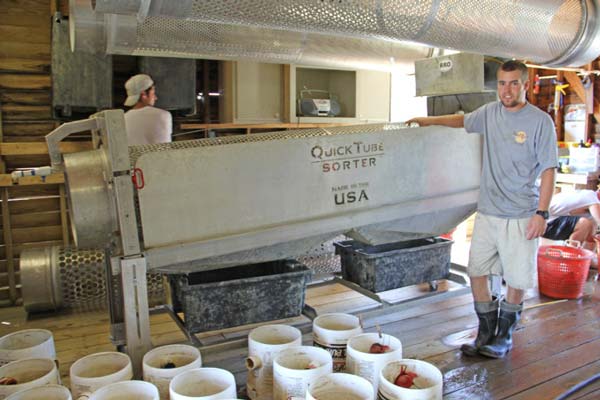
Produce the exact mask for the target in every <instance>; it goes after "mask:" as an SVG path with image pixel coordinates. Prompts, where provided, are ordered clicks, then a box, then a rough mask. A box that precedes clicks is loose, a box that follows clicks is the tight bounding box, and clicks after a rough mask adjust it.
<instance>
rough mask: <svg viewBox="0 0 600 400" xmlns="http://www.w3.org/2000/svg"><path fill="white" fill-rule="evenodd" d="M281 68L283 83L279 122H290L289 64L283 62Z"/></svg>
mask: <svg viewBox="0 0 600 400" xmlns="http://www.w3.org/2000/svg"><path fill="white" fill-rule="evenodd" d="M282 68H283V84H282V88H281V97H282V99H283V105H282V110H281V112H282V117H281V122H290V111H291V110H290V106H291V104H290V88H291V86H290V74H291V72H290V65H289V64H284V65H283V66H282Z"/></svg>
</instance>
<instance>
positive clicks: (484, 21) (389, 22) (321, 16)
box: [113, 0, 600, 66]
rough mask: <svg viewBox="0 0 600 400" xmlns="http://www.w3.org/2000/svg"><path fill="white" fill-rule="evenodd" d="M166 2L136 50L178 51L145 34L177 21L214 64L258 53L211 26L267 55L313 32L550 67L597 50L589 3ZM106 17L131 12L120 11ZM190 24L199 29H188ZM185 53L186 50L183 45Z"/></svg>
mask: <svg viewBox="0 0 600 400" xmlns="http://www.w3.org/2000/svg"><path fill="white" fill-rule="evenodd" d="M172 3H173V4H169V5H168V6H167V5H166V3H165V2H163V1H158V0H154V1H152V2H151V4H150V6H149V11H148V14H147V15H148V17H147V18H146V19H145V20H144V21H143V22H142V23H140V24H139V25H138V26H137V29H136V36H137V45H138V51H141V50H142V49H143V48H146V47H147V48H148V49H154V51H155V52H156V53H160V52H161V51H165V50H169V49H173V48H180V47H181V46H182V43H181V41H180V38H179V35H172V36H171V35H169V36H166V37H163V40H162V44H161V45H160V48H157V47H154V48H153V47H152V45H153V43H152V42H153V40H151V39H150V37H151V36H152V32H155V31H163V32H164V31H165V30H167V29H168V28H167V27H168V26H169V25H172V24H175V22H173V20H177V19H179V20H181V21H184V22H182V23H181V25H180V29H181V30H182V31H186V32H187V33H188V34H190V33H192V34H196V35H200V36H206V37H210V43H212V44H213V45H215V49H213V50H215V53H216V54H217V58H218V56H219V54H220V53H222V50H219V48H220V47H222V46H225V47H227V46H232V47H231V48H230V50H231V51H233V52H236V51H237V53H236V54H237V55H238V56H248V55H249V54H251V53H252V51H249V50H251V49H252V50H255V51H264V49H259V48H257V47H256V45H257V44H259V43H260V41H257V38H256V34H255V35H244V37H242V40H241V41H237V42H235V41H231V40H229V39H228V38H227V36H226V35H225V36H223V35H221V34H219V29H217V28H218V26H219V25H221V27H222V29H221V33H222V32H223V31H225V32H226V31H227V30H229V29H230V28H231V27H235V26H240V27H245V29H246V33H249V32H251V30H250V28H254V29H255V30H257V31H255V32H257V33H260V34H259V36H262V37H263V38H264V39H265V41H264V42H263V45H265V46H268V47H271V48H272V49H274V50H277V46H276V45H275V41H276V40H277V37H278V36H283V37H285V35H286V32H298V34H297V37H300V36H301V35H300V33H305V34H306V33H308V32H319V33H322V34H328V35H343V36H346V37H355V38H363V39H364V38H369V39H374V38H376V39H387V40H395V41H398V40H402V41H412V42H418V43H423V44H427V45H430V46H436V47H441V48H450V49H457V50H463V51H470V52H475V53H483V54H490V55H496V56H505V57H517V58H524V59H528V60H530V61H533V62H538V63H543V64H547V65H555V66H561V65H582V64H585V63H587V62H589V61H590V60H592V59H594V58H595V57H596V56H597V55H598V53H599V52H600V51H599V50H598V49H599V48H600V34H599V32H600V26H599V25H600V23H599V19H600V18H599V10H598V8H599V7H598V4H597V1H594V0H565V1H563V0H520V1H514V0H461V1H457V0H419V1H398V0H381V1H358V0H354V1H320V0H242V1H238V0H236V1H233V0H224V1H208V0H186V1H181V2H172ZM113 12H114V13H121V14H131V11H129V12H127V10H125V7H123V9H121V10H118V9H117V10H115V11H113ZM138 15H139V14H138ZM121 16H122V17H125V18H127V17H128V16H127V15H121ZM133 18H134V19H135V17H133ZM194 21H201V22H203V23H201V24H194V23H193V22H194ZM213 24H216V25H213ZM224 26H225V27H226V26H229V27H227V28H225V27H224ZM207 30H209V31H210V32H212V33H213V35H210V32H208V31H207ZM169 42H170V44H169ZM284 42H285V41H284ZM284 42H282V43H284ZM130 43H131V42H130ZM290 43H293V42H290ZM154 44H155V43H154ZM235 45H237V46H238V48H237V50H236V49H235ZM184 47H185V46H184ZM148 49H146V50H145V51H148ZM178 51H181V50H178ZM188 51H190V52H193V46H192V45H191V44H190V45H189V46H188ZM265 53H268V52H265ZM333 54H335V53H333Z"/></svg>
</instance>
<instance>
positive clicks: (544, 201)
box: [527, 168, 556, 240]
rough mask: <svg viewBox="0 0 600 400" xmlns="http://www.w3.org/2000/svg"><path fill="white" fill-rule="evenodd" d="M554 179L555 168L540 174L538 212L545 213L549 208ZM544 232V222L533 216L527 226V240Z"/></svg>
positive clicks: (537, 216)
mask: <svg viewBox="0 0 600 400" xmlns="http://www.w3.org/2000/svg"><path fill="white" fill-rule="evenodd" d="M555 178H556V168H548V169H546V170H544V171H543V172H542V179H541V183H540V200H539V202H538V210H542V211H547V210H548V208H549V207H550V201H551V200H552V194H553V193H554V181H555ZM545 231H546V220H544V218H542V217H541V216H540V215H537V214H534V215H533V216H532V217H531V218H530V219H529V223H528V224H527V240H531V239H534V238H537V237H540V236H542V235H543V234H544V232H545Z"/></svg>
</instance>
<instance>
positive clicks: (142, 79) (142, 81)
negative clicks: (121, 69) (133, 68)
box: [125, 74, 154, 107]
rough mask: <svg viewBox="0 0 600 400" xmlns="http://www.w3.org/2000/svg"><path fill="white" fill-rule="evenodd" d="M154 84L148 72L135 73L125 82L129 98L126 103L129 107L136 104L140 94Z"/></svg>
mask: <svg viewBox="0 0 600 400" xmlns="http://www.w3.org/2000/svg"><path fill="white" fill-rule="evenodd" d="M152 85H154V81H153V80H152V78H150V77H149V76H148V75H146V74H138V75H134V76H132V77H131V78H129V80H128V81H127V82H125V89H126V90H127V99H126V100H125V105H126V106H128V107H131V106H134V105H135V103H137V102H138V100H139V98H140V94H142V92H143V91H144V90H148V89H150V88H151V87H152Z"/></svg>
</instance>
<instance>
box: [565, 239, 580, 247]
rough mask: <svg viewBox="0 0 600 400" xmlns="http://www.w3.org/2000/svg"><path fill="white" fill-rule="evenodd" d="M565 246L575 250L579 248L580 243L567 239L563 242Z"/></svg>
mask: <svg viewBox="0 0 600 400" xmlns="http://www.w3.org/2000/svg"><path fill="white" fill-rule="evenodd" d="M565 245H566V246H569V247H574V248H576V249H580V248H581V242H580V241H579V240H574V239H567V240H565Z"/></svg>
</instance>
